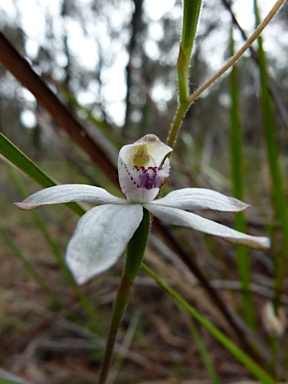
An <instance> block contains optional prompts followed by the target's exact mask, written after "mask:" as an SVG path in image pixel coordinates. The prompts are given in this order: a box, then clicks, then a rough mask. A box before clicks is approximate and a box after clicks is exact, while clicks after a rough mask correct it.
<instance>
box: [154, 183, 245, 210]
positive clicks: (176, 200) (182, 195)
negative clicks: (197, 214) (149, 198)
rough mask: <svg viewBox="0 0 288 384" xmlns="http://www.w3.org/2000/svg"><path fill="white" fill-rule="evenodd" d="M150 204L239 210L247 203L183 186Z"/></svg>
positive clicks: (208, 190) (214, 192)
mask: <svg viewBox="0 0 288 384" xmlns="http://www.w3.org/2000/svg"><path fill="white" fill-rule="evenodd" d="M151 204H157V205H162V206H165V207H174V208H179V209H188V210H190V209H191V210H192V209H199V208H200V209H214V210H216V211H227V212H239V211H243V210H244V209H246V208H248V207H249V205H247V204H245V203H243V202H242V201H240V200H237V199H235V198H234V197H229V196H225V195H223V194H222V193H219V192H216V191H212V190H211V189H204V188H183V189H178V190H176V191H172V192H170V193H168V195H166V196H165V197H163V198H162V199H158V200H155V201H153V202H151Z"/></svg>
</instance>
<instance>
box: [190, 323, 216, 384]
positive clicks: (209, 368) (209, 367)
mask: <svg viewBox="0 0 288 384" xmlns="http://www.w3.org/2000/svg"><path fill="white" fill-rule="evenodd" d="M189 325H190V330H191V333H192V337H193V339H194V341H195V344H196V346H197V348H198V351H199V353H200V356H201V358H202V360H203V363H204V366H205V368H206V372H207V373H208V376H209V377H210V380H211V383H212V384H221V381H220V378H219V376H218V374H217V372H216V370H215V367H214V366H213V363H212V361H211V359H210V356H209V352H208V350H207V347H206V345H205V343H204V341H203V340H202V337H201V335H200V333H199V332H198V330H197V328H196V326H195V325H194V320H192V321H191V322H190V324H189Z"/></svg>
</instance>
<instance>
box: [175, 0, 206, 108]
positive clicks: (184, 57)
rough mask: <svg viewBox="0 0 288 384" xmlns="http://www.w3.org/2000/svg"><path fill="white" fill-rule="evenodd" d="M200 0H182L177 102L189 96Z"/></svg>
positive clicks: (184, 100)
mask: <svg viewBox="0 0 288 384" xmlns="http://www.w3.org/2000/svg"><path fill="white" fill-rule="evenodd" d="M201 6H202V0H194V1H191V0H184V1H183V21H182V33H181V40H180V47H179V55H178V60H177V74H178V87H179V88H178V89H179V102H180V104H182V103H185V102H186V101H187V99H188V97H189V65H190V57H191V52H192V49H193V45H194V41H195V36H196V31H197V25H198V20H199V16H200V10H201Z"/></svg>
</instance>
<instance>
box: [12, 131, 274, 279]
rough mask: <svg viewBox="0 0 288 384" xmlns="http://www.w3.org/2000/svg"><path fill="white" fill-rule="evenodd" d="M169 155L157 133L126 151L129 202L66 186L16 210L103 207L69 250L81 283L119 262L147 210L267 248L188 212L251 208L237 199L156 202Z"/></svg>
mask: <svg viewBox="0 0 288 384" xmlns="http://www.w3.org/2000/svg"><path fill="white" fill-rule="evenodd" d="M171 151H172V148H170V147H169V146H167V145H165V144H164V143H162V142H161V141H160V140H159V139H158V137H157V136H155V135H146V136H144V137H143V138H141V139H140V140H138V141H136V142H135V143H134V144H130V145H125V146H123V147H122V149H121V150H120V152H119V159H118V174H119V183H120V187H121V189H122V191H123V193H124V194H125V196H126V199H122V198H119V197H116V196H113V195H111V194H110V193H109V192H107V191H106V190H105V189H103V188H99V187H95V186H91V185H85V184H66V185H65V184H64V185H57V186H53V187H49V188H46V189H43V190H41V191H39V192H36V193H34V194H33V195H31V196H29V197H28V198H27V199H25V200H24V201H23V202H22V203H16V206H17V207H18V208H20V209H24V210H29V209H34V208H38V207H41V206H43V205H47V204H59V203H68V202H85V203H93V204H97V205H99V206H97V207H94V208H92V209H90V210H89V211H88V212H87V213H85V214H84V215H83V216H82V217H81V219H80V220H79V222H78V224H77V227H76V230H75V233H74V235H73V236H72V238H71V240H70V241H69V244H68V247H67V251H66V262H67V264H68V267H69V268H70V270H71V272H72V273H73V275H74V277H75V279H76V281H77V283H78V284H84V283H86V282H87V281H88V280H89V279H90V278H92V277H93V276H95V275H97V274H99V273H101V272H103V271H105V270H107V269H108V268H109V267H111V266H112V265H113V264H115V263H116V261H117V260H118V258H119V257H120V256H121V254H122V253H123V251H124V250H125V248H126V246H127V244H128V242H129V241H130V240H131V238H132V237H133V235H134V233H135V231H136V229H137V228H138V226H139V225H140V223H141V220H142V217H143V208H145V209H147V210H148V211H149V212H150V213H152V215H154V216H155V217H157V218H159V219H160V220H163V221H165V222H166V223H169V224H173V225H180V226H184V227H189V228H193V229H196V230H198V231H201V232H204V233H207V234H210V235H214V236H218V237H221V238H223V239H224V240H226V241H229V242H231V243H234V244H243V245H247V246H249V247H252V248H260V249H266V248H269V246H270V240H269V239H268V238H267V237H258V236H250V235H246V234H244V233H240V232H238V231H236V230H234V229H231V228H228V227H226V226H224V225H222V224H219V223H216V222H214V221H211V220H208V219H205V218H203V217H201V216H198V215H196V214H194V213H191V212H187V211H190V210H193V209H199V208H200V209H213V210H218V211H227V212H238V211H242V210H244V209H246V208H247V207H248V205H247V204H244V203H243V202H241V201H239V200H237V199H234V198H233V197H227V196H225V195H223V194H221V193H218V192H215V191H212V190H209V189H202V188H184V189H179V190H176V191H173V192H170V193H168V195H166V196H165V197H163V198H160V199H156V200H154V199H155V198H156V197H157V195H158V193H159V191H160V188H161V187H162V185H163V184H164V183H165V181H166V180H167V179H168V178H169V173H170V161H169V158H168V157H167V155H168V154H169V153H170V152H171Z"/></svg>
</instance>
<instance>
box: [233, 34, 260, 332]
mask: <svg viewBox="0 0 288 384" xmlns="http://www.w3.org/2000/svg"><path fill="white" fill-rule="evenodd" d="M233 53H234V38H233V29H232V28H231V54H232V55H233ZM229 77H230V95H231V108H230V124H231V131H230V136H231V156H232V185H233V196H234V197H236V198H237V199H239V200H244V196H243V195H244V194H243V185H244V180H243V179H244V172H243V156H242V146H243V143H242V141H243V140H242V127H241V118H240V112H239V110H240V108H239V84H238V73H237V67H236V65H234V66H233V67H232V69H231V72H230V76H229ZM234 226H235V229H237V230H238V231H240V232H245V230H246V225H245V218H244V215H243V213H242V212H239V213H235V215H234ZM236 255H237V267H238V275H239V278H240V281H241V287H242V302H243V309H244V317H245V319H246V322H247V324H248V325H249V326H250V327H251V328H252V329H255V325H256V319H255V311H254V305H253V301H252V295H251V290H250V283H251V271H250V269H251V267H250V261H249V252H248V250H247V248H246V247H242V246H237V247H236Z"/></svg>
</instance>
